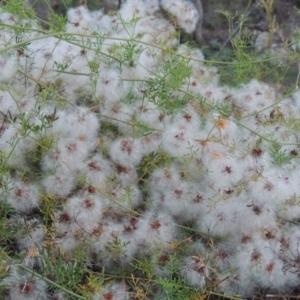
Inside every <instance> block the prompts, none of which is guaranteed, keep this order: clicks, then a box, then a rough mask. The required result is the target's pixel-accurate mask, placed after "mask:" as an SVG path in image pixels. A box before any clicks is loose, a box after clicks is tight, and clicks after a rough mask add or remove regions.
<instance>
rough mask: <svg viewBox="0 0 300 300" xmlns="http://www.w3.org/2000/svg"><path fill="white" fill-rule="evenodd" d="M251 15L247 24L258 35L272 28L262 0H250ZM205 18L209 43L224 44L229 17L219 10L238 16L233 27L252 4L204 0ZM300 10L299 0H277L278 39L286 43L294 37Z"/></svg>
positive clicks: (245, 0)
mask: <svg viewBox="0 0 300 300" xmlns="http://www.w3.org/2000/svg"><path fill="white" fill-rule="evenodd" d="M250 2H251V4H250V7H249V10H250V11H251V12H250V14H249V15H248V18H247V21H246V23H245V25H246V27H247V28H248V29H249V30H251V31H253V32H255V33H256V34H258V33H261V32H266V31H268V30H269V24H268V20H267V14H266V11H265V9H264V8H263V7H262V5H257V4H258V3H259V0H256V1H254V0H252V1H250ZM202 4H203V11H204V21H203V29H202V30H203V37H204V40H205V42H206V43H207V45H208V46H213V47H216V46H218V45H223V43H224V42H225V41H226V39H227V38H228V28H229V27H228V26H229V25H228V20H227V19H226V17H225V16H224V15H223V14H222V13H220V12H218V11H229V12H231V13H232V14H233V15H236V16H237V18H236V19H235V21H234V22H233V27H234V26H235V25H236V26H237V24H236V22H237V21H238V16H240V15H241V14H245V13H246V12H245V10H246V8H247V6H248V5H249V0H239V1H236V0H223V1H220V0H202ZM297 8H298V9H299V10H300V1H299V0H274V10H273V13H274V15H275V16H276V22H277V23H278V29H277V32H276V34H275V35H274V39H275V40H274V42H279V43H280V42H286V41H289V40H290V38H291V34H292V31H293V29H295V28H296V27H299V28H300V14H299V13H298V12H297Z"/></svg>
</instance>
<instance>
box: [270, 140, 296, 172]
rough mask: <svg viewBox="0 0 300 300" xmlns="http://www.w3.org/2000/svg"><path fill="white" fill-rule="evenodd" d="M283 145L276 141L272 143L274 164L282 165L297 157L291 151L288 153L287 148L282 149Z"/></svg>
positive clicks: (271, 153) (271, 151)
mask: <svg viewBox="0 0 300 300" xmlns="http://www.w3.org/2000/svg"><path fill="white" fill-rule="evenodd" d="M281 148H282V146H281V145H278V144H277V143H276V142H275V143H272V144H270V146H269V152H270V155H271V157H272V161H273V164H274V165H275V166H282V165H284V164H289V163H291V161H292V159H293V158H295V156H294V155H292V154H291V153H287V151H286V149H284V150H282V149H281Z"/></svg>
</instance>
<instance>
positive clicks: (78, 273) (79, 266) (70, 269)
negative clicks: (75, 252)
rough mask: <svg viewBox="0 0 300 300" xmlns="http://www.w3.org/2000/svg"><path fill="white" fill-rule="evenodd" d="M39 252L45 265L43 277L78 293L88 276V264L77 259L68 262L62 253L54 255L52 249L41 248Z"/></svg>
mask: <svg viewBox="0 0 300 300" xmlns="http://www.w3.org/2000/svg"><path fill="white" fill-rule="evenodd" d="M39 252H40V258H41V261H42V264H43V273H42V275H43V276H44V277H46V278H48V279H50V280H51V281H53V282H57V283H59V284H60V285H61V286H63V287H64V288H66V289H68V290H71V291H76V290H77V288H78V285H79V284H80V283H81V282H82V281H83V278H84V275H85V274H86V270H85V267H84V264H85V263H86V262H85V261H78V260H77V258H75V259H72V260H66V259H64V258H63V254H62V253H53V250H52V249H51V247H49V248H41V249H39Z"/></svg>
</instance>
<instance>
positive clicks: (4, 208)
mask: <svg viewBox="0 0 300 300" xmlns="http://www.w3.org/2000/svg"><path fill="white" fill-rule="evenodd" d="M0 188H1V182H0ZM13 214H14V209H13V207H11V206H10V205H9V204H8V203H6V202H4V201H3V200H2V199H1V195H0V232H1V234H0V248H2V247H6V246H7V245H8V244H9V243H11V242H12V241H13V240H14V239H15V234H16V231H17V228H16V225H14V224H12V222H10V219H9V217H10V216H12V215H13Z"/></svg>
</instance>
